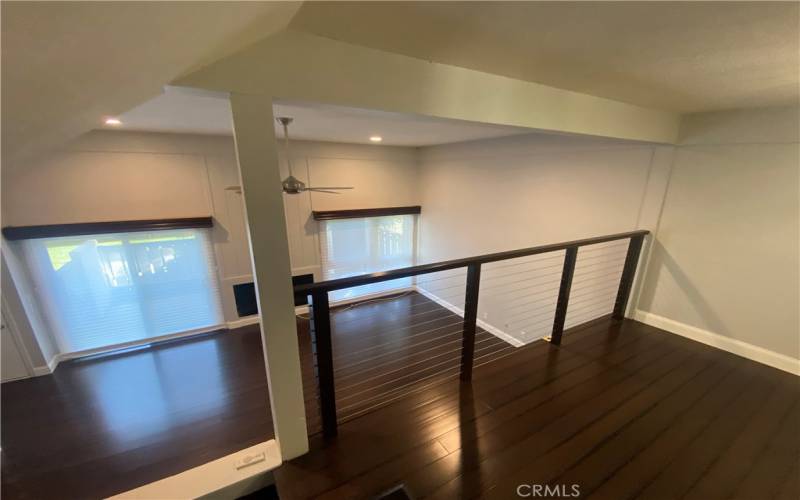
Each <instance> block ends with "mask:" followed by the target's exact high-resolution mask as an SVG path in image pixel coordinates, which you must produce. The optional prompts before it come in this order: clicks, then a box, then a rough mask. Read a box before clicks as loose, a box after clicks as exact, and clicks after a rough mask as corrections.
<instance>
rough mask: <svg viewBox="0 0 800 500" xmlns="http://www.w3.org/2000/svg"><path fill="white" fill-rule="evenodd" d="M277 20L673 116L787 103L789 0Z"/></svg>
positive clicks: (792, 48)
mask: <svg viewBox="0 0 800 500" xmlns="http://www.w3.org/2000/svg"><path fill="white" fill-rule="evenodd" d="M289 27H290V28H291V29H294V30H298V31H307V32H311V33H315V34H317V35H321V36H325V37H329V38H333V39H336V40H341V41H344V42H349V43H353V44H357V45H364V46H368V47H373V48H376V49H380V50H386V51H390V52H397V53H400V54H405V55H408V56H411V57H416V58H419V59H424V60H427V61H436V62H440V63H444V64H450V65H455V66H461V67H465V68H470V69H475V70H478V71H484V72H487V73H493V74H498V75H505V76H509V77H512V78H517V79H521V80H527V81H530V82H537V83H543V84H545V85H550V86H554V87H558V88H562V89H567V90H574V91H577V92H582V93H585V94H589V95H594V96H599V97H606V98H609V99H614V100H617V101H622V102H628V103H632V104H636V105H639V106H645V107H651V108H657V109H664V110H668V111H678V112H683V113H688V112H699V111H714V110H725V109H734V108H747V107H760V106H776V105H792V104H794V105H796V104H797V103H798V99H799V95H800V2H796V1H794V2H714V1H712V2H697V1H693V2H641V1H639V2H572V1H569V2H503V1H498V2H436V1H431V2H408V1H406V2H306V3H304V4H303V6H302V7H301V8H300V10H299V11H298V12H297V14H296V15H295V16H294V17H293V18H292V22H291V23H290V25H289Z"/></svg>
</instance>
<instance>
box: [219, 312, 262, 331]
mask: <svg viewBox="0 0 800 500" xmlns="http://www.w3.org/2000/svg"><path fill="white" fill-rule="evenodd" d="M258 321H259V316H258V314H254V315H253V316H245V317H244V318H240V319H237V320H234V321H228V322H227V323H225V326H227V327H228V330H234V329H236V328H241V327H243V326H250V325H255V324H256V323H258Z"/></svg>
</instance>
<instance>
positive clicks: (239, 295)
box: [233, 274, 314, 318]
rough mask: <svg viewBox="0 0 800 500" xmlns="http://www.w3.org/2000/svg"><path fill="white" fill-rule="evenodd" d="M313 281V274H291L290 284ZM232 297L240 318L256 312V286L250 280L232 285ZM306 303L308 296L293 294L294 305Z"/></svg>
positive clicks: (302, 283) (303, 283)
mask: <svg viewBox="0 0 800 500" xmlns="http://www.w3.org/2000/svg"><path fill="white" fill-rule="evenodd" d="M313 282H314V275H313V274H300V275H297V276H292V285H305V284H307V283H313ZM233 298H234V300H235V301H236V312H237V314H238V315H239V317H240V318H243V317H245V316H252V315H254V314H258V302H257V301H256V287H255V284H253V283H252V282H250V283H239V284H238V285H233ZM306 304H308V296H306V295H297V294H295V296H294V305H295V306H304V305H306Z"/></svg>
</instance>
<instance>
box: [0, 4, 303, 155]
mask: <svg viewBox="0 0 800 500" xmlns="http://www.w3.org/2000/svg"><path fill="white" fill-rule="evenodd" d="M299 6H300V4H299V3H297V2H0V8H2V16H0V18H1V20H2V131H3V133H2V154H3V167H4V168H12V167H17V166H20V165H24V163H25V162H27V161H28V160H29V158H30V157H31V156H35V155H39V154H42V153H45V152H47V151H48V150H49V149H51V148H55V147H59V146H60V145H61V144H63V143H65V142H67V141H69V140H71V139H73V138H75V137H77V136H79V135H80V134H82V133H84V132H87V131H89V130H91V129H93V128H96V127H97V126H98V125H100V124H101V123H102V119H103V116H104V115H113V114H117V113H121V112H123V111H125V110H127V109H130V108H132V107H133V106H136V105H137V104H139V103H142V102H144V101H146V100H147V99H149V98H151V97H153V96H156V95H158V94H159V93H160V92H161V88H162V87H163V86H164V85H165V84H166V83H168V82H170V81H172V80H174V79H175V78H177V77H179V76H181V75H182V74H184V73H186V72H189V71H192V70H193V69H197V68H199V67H202V66H203V65H205V64H208V63H211V62H213V61H215V60H217V59H219V58H221V57H224V56H226V55H228V54H231V53H233V52H236V51H237V50H239V49H241V48H242V47H245V46H247V45H249V44H250V43H253V42H255V41H256V40H259V39H261V38H263V37H266V36H269V35H270V34H272V33H275V32H277V31H280V30H281V29H284V28H285V27H286V25H287V24H288V22H289V20H291V18H292V16H293V15H294V14H295V12H296V11H297V9H298V8H299Z"/></svg>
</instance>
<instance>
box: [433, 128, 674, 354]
mask: <svg viewBox="0 0 800 500" xmlns="http://www.w3.org/2000/svg"><path fill="white" fill-rule="evenodd" d="M670 156H671V148H668V147H663V146H653V145H650V144H646V143H632V142H621V141H611V140H599V139H590V138H578V137H569V136H560V135H549V136H547V135H536V136H515V137H509V138H502V139H492V140H486V141H474V142H469V143H463V144H454V145H445V146H437V147H432V148H424V149H422V150H421V154H420V176H421V181H422V184H421V190H422V206H423V212H422V218H421V221H422V223H421V228H420V256H421V260H422V261H423V262H432V261H437V260H443V259H451V258H457V257H466V256H471V255H479V254H483V253H488V252H496V251H502V250H512V249H517V248H525V247H530V246H535V245H540V244H545V243H554V242H559V241H568V240H573V239H579V238H584V237H592V236H600V235H605V234H611V233H618V232H624V231H630V230H633V229H638V228H645V229H651V230H654V229H655V225H656V220H657V217H658V207H660V203H661V199H662V197H663V193H664V189H665V186H666V180H667V177H668V172H669V164H670ZM624 251H625V248H611V249H609V250H604V252H611V255H609V256H608V258H607V259H604V260H609V261H613V262H616V261H617V260H618V259H619V257H620V252H622V255H623V256H624ZM562 254H563V252H562ZM542 257H544V256H542ZM548 257H550V256H548ZM561 258H562V259H563V257H561ZM615 259H616V260H615ZM580 262H581V258H580V256H579V267H580ZM613 262H610V263H609V264H608V265H609V266H612V264H613ZM559 264H560V261H558V262H555V261H554V262H549V263H539V264H535V263H534V264H530V265H529V266H528V268H533V267H543V266H545V265H548V266H555V267H556V269H555V271H556V272H558V271H560V268H558V265H559ZM490 267H491V266H487V268H490ZM612 267H613V266H612ZM518 269H520V270H521V269H523V267H519V268H518ZM615 269H616V268H613V269H612V268H609V270H610V271H613V270H615ZM487 272H488V269H487ZM498 272H500V271H499V270H498ZM534 274H535V273H534ZM579 274H580V273H579V272H578V273H576V283H577V281H578V276H579ZM523 278H524V275H523ZM506 279H507V280H513V279H514V276H509V277H508V278H506ZM517 279H519V277H517ZM531 279H532V282H534V281H535V280H534V276H531ZM536 279H538V278H536ZM501 281H502V280H501ZM541 281H542V283H544V282H545V281H548V282H549V281H550V280H546V279H544V278H542V279H541ZM611 281H613V279H612V280H611ZM496 283H497V282H496ZM605 285H608V283H606V284H605ZM612 285H613V283H612ZM509 286H510V287H511V288H512V289H513V288H514V287H515V286H517V285H514V286H511V285H509ZM550 286H552V285H550ZM555 286H556V291H555V292H553V293H552V294H550V295H549V296H548V300H550V299H552V300H551V302H552V304H550V302H548V303H547V304H550V305H551V306H552V307H550V312H551V314H552V311H553V310H554V303H555V297H556V296H557V284H556V285H555ZM500 288H502V287H500ZM606 288H608V287H606ZM606 288H603V289H598V290H591V289H590V290H586V292H587V293H589V294H590V295H592V294H594V295H596V296H597V297H596V299H597V300H600V301H601V302H602V300H601V299H604V298H605V297H606V296H607V295H609V293H610V292H609V290H607V289H606ZM495 292H496V293H497V292H498V291H497V289H495ZM526 293H531V290H528V291H527V292H523V291H520V292H518V293H516V294H515V295H508V296H505V297H500V296H493V295H492V294H491V293H484V291H483V290H482V292H481V299H480V301H479V317H480V318H482V319H485V320H487V321H489V322H490V324H491V325H492V326H494V327H496V328H499V329H501V330H503V331H504V332H505V333H506V334H508V335H511V336H512V337H514V338H515V339H517V340H520V341H523V342H527V341H530V340H532V339H533V338H537V337H540V336H542V335H543V334H548V333H549V331H548V328H551V327H552V322H550V324H549V326H548V325H547V315H546V314H545V315H544V318H543V319H542V321H541V322H540V323H541V324H540V325H539V327H538V328H536V329H534V331H531V329H530V328H528V327H526V325H525V324H524V323H520V322H518V321H516V319H515V317H514V316H513V314H511V313H510V312H509V311H507V310H506V309H504V303H508V302H509V301H510V300H521V299H520V295H524V294H526ZM603 294H605V295H603ZM597 300H595V302H597ZM455 301H456V302H457V303H456V305H459V304H458V303H460V302H463V297H459V296H456V297H455ZM547 304H540V303H535V304H534V303H531V304H527V305H526V307H528V308H531V309H532V308H535V307H539V306H545V305H547ZM606 305H608V304H607V303H602V304H598V307H597V308H596V309H597V310H600V309H604V308H605V306H606ZM576 307H577V305H576ZM607 312H610V309H609V311H607ZM568 319H569V318H568ZM575 319H581V318H580V317H577V316H576V317H575ZM569 324H570V322H569V321H568V325H569Z"/></svg>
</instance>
